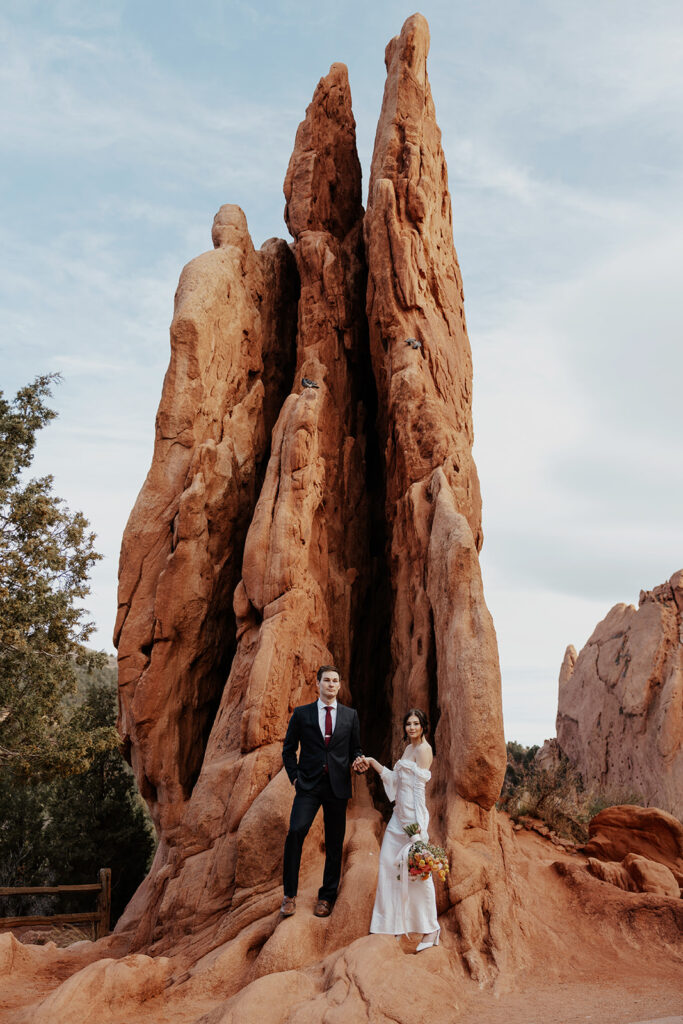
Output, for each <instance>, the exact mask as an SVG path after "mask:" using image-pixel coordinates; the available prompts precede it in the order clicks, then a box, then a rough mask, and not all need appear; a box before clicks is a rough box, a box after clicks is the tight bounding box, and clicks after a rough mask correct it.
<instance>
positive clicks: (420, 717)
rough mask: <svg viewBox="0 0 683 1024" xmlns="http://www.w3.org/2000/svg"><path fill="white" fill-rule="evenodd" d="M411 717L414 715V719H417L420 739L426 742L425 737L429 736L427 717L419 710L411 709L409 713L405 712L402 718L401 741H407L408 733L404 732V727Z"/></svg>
mask: <svg viewBox="0 0 683 1024" xmlns="http://www.w3.org/2000/svg"><path fill="white" fill-rule="evenodd" d="M412 715H415V717H416V718H417V720H418V722H419V723H420V725H421V726H422V739H423V740H426V739H427V737H428V736H429V722H428V720H427V716H426V715H425V713H424V711H422V710H421V709H420V708H411V709H410V711H407V712H406V713H405V715H404V716H403V739H404V740H407V739H408V733H407V732H406V725H407V724H408V719H409V718H410V717H411V716H412Z"/></svg>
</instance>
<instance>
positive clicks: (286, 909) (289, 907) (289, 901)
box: [280, 896, 296, 917]
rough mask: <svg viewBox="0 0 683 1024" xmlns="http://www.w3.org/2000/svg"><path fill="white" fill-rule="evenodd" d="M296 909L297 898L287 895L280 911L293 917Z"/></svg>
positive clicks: (283, 914)
mask: <svg viewBox="0 0 683 1024" xmlns="http://www.w3.org/2000/svg"><path fill="white" fill-rule="evenodd" d="M295 911H296V900H295V899H294V897H293V896H285V898H284V899H283V901H282V906H281V907H280V913H281V914H282V916H283V917H291V916H292V914H294V913H295Z"/></svg>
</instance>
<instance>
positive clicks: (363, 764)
mask: <svg viewBox="0 0 683 1024" xmlns="http://www.w3.org/2000/svg"><path fill="white" fill-rule="evenodd" d="M351 767H352V768H353V770H354V772H357V773H358V774H359V775H362V774H363V772H366V771H367V770H368V768H374V769H375V771H377V772H378V771H380V770H381V767H382V766H381V765H380V764H378V763H377V761H375V759H374V757H366V756H365V754H361V756H360V757H357V758H356V760H355V761H354V762H353V764H352V765H351Z"/></svg>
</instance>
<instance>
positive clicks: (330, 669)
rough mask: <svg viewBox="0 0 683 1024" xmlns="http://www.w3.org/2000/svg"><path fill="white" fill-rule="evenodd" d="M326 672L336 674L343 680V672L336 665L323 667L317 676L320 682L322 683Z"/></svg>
mask: <svg viewBox="0 0 683 1024" xmlns="http://www.w3.org/2000/svg"><path fill="white" fill-rule="evenodd" d="M325 672H336V673H337V675H338V676H339V678H340V679H341V672H340V671H339V669H338V668H337V667H336V666H335V665H321V666H320V668H319V669H318V672H317V674H316V679H317V680H318V682H320V680H321V679H322V677H323V675H324V674H325Z"/></svg>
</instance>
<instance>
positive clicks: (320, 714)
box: [318, 697, 337, 739]
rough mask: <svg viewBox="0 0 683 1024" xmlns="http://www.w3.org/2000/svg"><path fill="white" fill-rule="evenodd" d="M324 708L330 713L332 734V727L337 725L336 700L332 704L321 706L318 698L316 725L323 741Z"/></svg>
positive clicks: (321, 703)
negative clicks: (318, 726)
mask: <svg viewBox="0 0 683 1024" xmlns="http://www.w3.org/2000/svg"><path fill="white" fill-rule="evenodd" d="M325 708H329V709H330V711H331V712H332V732H334V727H335V725H336V724H337V702H336V700H335V702H334V703H333V704H323V702H322V701H321V699H320V697H318V724H319V725H320V731H321V733H322V734H323V739H325Z"/></svg>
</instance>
